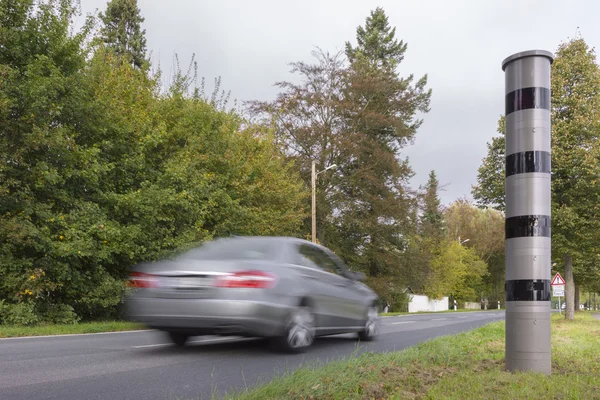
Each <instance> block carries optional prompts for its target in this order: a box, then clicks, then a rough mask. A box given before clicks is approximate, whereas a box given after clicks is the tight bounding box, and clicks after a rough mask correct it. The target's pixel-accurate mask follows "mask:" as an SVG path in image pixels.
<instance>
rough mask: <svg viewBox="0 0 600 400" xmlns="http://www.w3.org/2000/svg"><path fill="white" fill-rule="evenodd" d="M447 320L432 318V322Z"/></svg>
mask: <svg viewBox="0 0 600 400" xmlns="http://www.w3.org/2000/svg"><path fill="white" fill-rule="evenodd" d="M446 319H448V318H433V319H432V321H444V320H446Z"/></svg>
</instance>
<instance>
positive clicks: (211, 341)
mask: <svg viewBox="0 0 600 400" xmlns="http://www.w3.org/2000/svg"><path fill="white" fill-rule="evenodd" d="M228 340H229V341H237V340H239V338H231V337H224V338H219V339H206V340H194V341H193V342H187V343H188V344H195V343H217V342H225V341H228ZM165 346H173V343H157V344H145V345H143V346H131V347H133V348H134V349H143V348H145V347H165Z"/></svg>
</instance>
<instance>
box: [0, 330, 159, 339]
mask: <svg viewBox="0 0 600 400" xmlns="http://www.w3.org/2000/svg"><path fill="white" fill-rule="evenodd" d="M153 331H154V329H138V330H133V331H118V332H94V333H65V334H62V335H44V336H16V337H9V338H0V341H2V340H13V339H41V338H56V337H70V336H90V335H114V334H117V333H134V332H153Z"/></svg>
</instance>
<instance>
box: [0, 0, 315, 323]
mask: <svg viewBox="0 0 600 400" xmlns="http://www.w3.org/2000/svg"><path fill="white" fill-rule="evenodd" d="M73 3H74V2H73ZM73 3H72V2H71V1H70V0H62V1H53V0H48V1H46V2H36V3H35V4H34V3H33V2H32V1H28V0H10V1H9V0H0V75H1V77H2V79H0V194H1V195H0V323H14V324H23V325H27V324H33V323H36V322H73V321H77V320H79V319H87V320H90V319H98V318H115V317H117V316H118V306H119V304H121V302H122V300H123V295H124V293H125V291H126V285H125V281H126V278H127V273H128V270H129V267H130V266H131V265H133V264H135V263H138V262H141V261H154V260H157V259H159V258H162V257H165V256H168V255H169V254H171V253H173V252H177V251H180V250H184V249H186V248H189V247H191V246H195V245H197V244H199V243H200V242H202V241H204V240H207V239H210V238H213V237H216V236H228V235H231V234H240V235H245V234H256V235H267V234H272V235H297V234H299V228H300V224H301V222H302V221H303V220H304V218H305V216H306V212H305V211H304V209H303V208H302V203H303V201H304V199H305V198H306V193H307V191H306V190H305V188H304V187H303V185H302V182H301V181H300V179H299V177H298V176H297V174H296V173H295V172H294V171H293V170H292V167H293V165H292V164H287V163H286V162H285V160H283V157H282V154H281V152H280V151H279V149H278V148H277V146H276V145H275V144H274V140H273V138H272V135H270V134H269V132H268V131H265V130H264V129H262V127H256V126H253V125H251V124H245V127H244V128H242V126H241V125H242V119H241V118H240V117H239V116H238V115H236V114H235V113H232V112H227V111H224V110H221V109H218V108H217V105H215V104H214V102H210V101H207V100H205V99H203V98H201V97H199V96H196V95H195V94H196V93H198V91H196V90H193V93H194V94H191V95H190V94H189V91H186V90H185V89H186V82H189V81H190V80H189V79H188V78H187V77H185V76H184V77H182V76H179V75H178V76H177V77H176V82H175V83H174V84H173V85H172V87H171V89H170V90H169V91H168V92H167V93H163V92H161V91H160V90H159V82H158V80H157V78H156V77H154V76H150V75H149V74H147V71H146V70H143V69H139V68H137V67H135V66H134V65H133V64H131V63H124V62H122V61H123V60H122V58H121V57H118V56H116V55H115V53H114V52H113V51H111V50H107V49H106V47H105V46H104V45H103V44H102V43H99V42H98V41H95V40H93V38H91V37H90V36H91V35H90V32H92V27H93V21H91V20H90V21H88V23H87V24H86V25H85V27H84V28H83V30H82V31H81V32H76V33H74V34H71V33H70V29H71V27H72V25H71V22H72V19H73V17H74V16H75V15H76V8H75V7H74V5H73ZM88 43H91V44H92V46H93V47H88V45H87V44H88ZM91 50H94V52H93V53H92V52H91Z"/></svg>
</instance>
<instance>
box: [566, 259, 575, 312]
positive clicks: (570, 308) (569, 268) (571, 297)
mask: <svg viewBox="0 0 600 400" xmlns="http://www.w3.org/2000/svg"><path fill="white" fill-rule="evenodd" d="M565 282H566V283H567V284H566V285H565V302H566V303H567V306H566V307H565V319H568V320H571V321H572V320H574V319H575V307H574V305H575V282H574V280H573V257H571V255H566V256H565Z"/></svg>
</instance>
